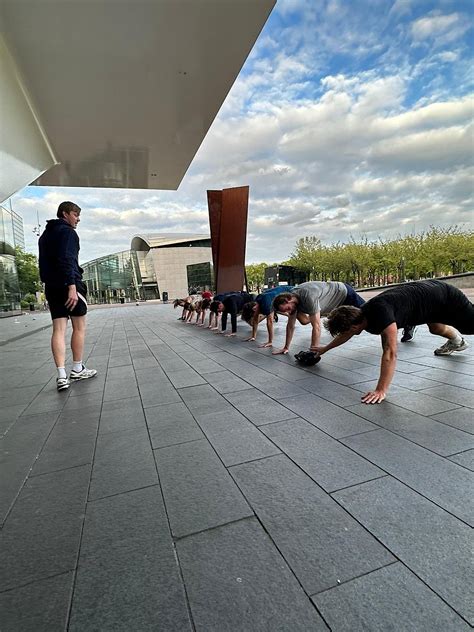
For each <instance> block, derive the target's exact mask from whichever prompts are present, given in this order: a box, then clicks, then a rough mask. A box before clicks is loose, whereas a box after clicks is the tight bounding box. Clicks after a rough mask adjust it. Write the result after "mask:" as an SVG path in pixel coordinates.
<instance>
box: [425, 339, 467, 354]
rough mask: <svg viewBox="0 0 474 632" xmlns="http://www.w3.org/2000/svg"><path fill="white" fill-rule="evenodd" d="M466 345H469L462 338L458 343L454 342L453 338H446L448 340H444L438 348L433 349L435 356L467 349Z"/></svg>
mask: <svg viewBox="0 0 474 632" xmlns="http://www.w3.org/2000/svg"><path fill="white" fill-rule="evenodd" d="M468 347H469V345H468V344H467V342H466V341H465V340H464V338H463V339H462V340H461V342H459V343H456V342H454V341H453V340H448V342H445V343H444V345H442V346H441V347H439V348H438V349H435V350H434V354H435V355H437V356H440V355H451V354H452V353H453V351H464V349H467V348H468Z"/></svg>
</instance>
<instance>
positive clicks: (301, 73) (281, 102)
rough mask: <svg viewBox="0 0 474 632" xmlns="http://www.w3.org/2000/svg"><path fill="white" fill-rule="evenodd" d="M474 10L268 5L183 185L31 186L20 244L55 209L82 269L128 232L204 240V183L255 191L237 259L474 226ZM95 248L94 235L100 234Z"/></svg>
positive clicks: (412, 2) (361, 0) (415, 2)
mask: <svg viewBox="0 0 474 632" xmlns="http://www.w3.org/2000/svg"><path fill="white" fill-rule="evenodd" d="M473 17H474V9H473V4H472V2H467V1H466V2H464V1H463V0H457V1H455V2H454V1H452V0H437V1H431V0H396V1H393V0H358V1H357V2H350V1H349V0H344V1H334V0H278V2H277V5H276V7H275V9H274V10H273V12H272V14H271V16H270V18H269V20H268V22H267V24H266V25H265V27H264V29H263V31H262V33H261V35H260V37H259V39H258V41H257V43H256V45H255V47H254V49H253V51H252V53H251V55H250V56H249V58H248V60H247V62H246V64H245V66H244V68H243V69H242V71H241V73H240V75H239V78H238V79H237V81H236V82H235V84H234V86H233V88H232V90H231V91H230V93H229V95H228V97H227V99H226V101H225V103H224V105H223V106H222V108H221V111H220V112H219V115H218V116H217V118H216V120H215V121H214V123H213V125H212V126H211V128H210V130H209V132H208V134H207V136H206V138H205V140H204V142H203V144H202V146H201V147H200V149H199V151H198V153H197V155H196V157H195V158H194V161H193V163H192V165H191V167H190V169H189V171H188V173H187V174H186V176H185V177H184V179H183V181H182V183H181V186H180V188H179V189H178V191H173V192H169V191H167V192H165V191H124V190H117V189H109V190H106V189H60V188H45V187H27V188H25V189H23V190H22V191H20V192H19V193H18V194H17V195H16V196H14V198H13V199H12V202H13V207H14V209H15V210H16V211H17V212H19V213H21V214H22V215H23V216H24V219H25V232H26V236H27V249H28V250H31V251H34V250H35V248H36V244H35V237H34V235H33V233H32V228H33V225H34V224H35V223H36V210H38V212H39V215H40V222H41V223H42V224H44V221H45V220H46V219H47V218H49V217H53V216H54V215H55V209H56V208H57V205H58V203H59V202H60V201H62V200H64V199H73V200H75V201H77V202H78V203H79V205H80V206H81V207H82V208H83V218H82V219H83V221H82V223H81V226H80V235H81V260H82V261H87V260H89V259H92V258H95V257H98V256H101V255H105V254H109V253H111V252H115V251H118V250H124V249H127V248H128V247H129V245H130V241H131V237H132V236H133V235H134V234H136V233H151V232H153V233H154V232H197V233H205V232H208V231H209V228H208V219H207V202H206V190H207V189H209V188H224V187H231V186H239V185H244V184H249V185H250V205H249V223H248V242H247V262H249V263H250V262H258V261H267V262H268V263H271V262H275V261H282V260H284V259H286V258H288V257H289V256H290V254H291V252H292V250H293V248H294V245H295V243H296V240H297V239H298V238H299V237H302V236H305V235H317V236H318V237H319V238H320V239H321V240H322V241H323V242H324V243H332V242H337V241H345V240H347V239H349V238H350V236H354V237H356V238H357V237H359V236H361V235H363V236H367V237H368V238H369V239H378V238H379V237H382V238H390V237H395V236H397V235H398V234H405V233H409V232H413V231H417V232H418V231H421V230H423V229H426V228H428V227H429V226H430V225H431V224H436V225H441V226H446V225H449V224H459V225H462V226H465V227H467V226H469V227H472V225H473V222H472V220H473V177H472V176H473V173H472V164H473V160H472V158H473V146H474V145H473V98H472V97H473V86H472V83H473V70H472V68H473V59H472V41H473V39H474V38H473ZM98 234H100V235H101V239H100V240H98V239H97V235H98Z"/></svg>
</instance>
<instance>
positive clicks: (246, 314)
mask: <svg viewBox="0 0 474 632" xmlns="http://www.w3.org/2000/svg"><path fill="white" fill-rule="evenodd" d="M256 304H257V303H256V301H249V302H248V303H244V306H243V307H242V320H245V322H246V323H248V324H249V325H250V323H251V321H252V318H253V317H254V313H253V308H254V307H255V305H256Z"/></svg>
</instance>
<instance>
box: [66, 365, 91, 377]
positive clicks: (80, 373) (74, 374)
mask: <svg viewBox="0 0 474 632" xmlns="http://www.w3.org/2000/svg"><path fill="white" fill-rule="evenodd" d="M96 375H97V371H96V370H95V369H86V367H85V366H84V365H82V370H81V371H71V373H70V375H69V379H70V380H75V381H77V380H88V379H89V378H90V377H95V376H96Z"/></svg>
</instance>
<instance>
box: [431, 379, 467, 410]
mask: <svg viewBox="0 0 474 632" xmlns="http://www.w3.org/2000/svg"><path fill="white" fill-rule="evenodd" d="M422 393H423V394H425V395H426V396H431V395H432V396H433V397H435V398H440V400H442V401H443V403H445V404H446V406H448V405H449V403H452V404H457V405H459V406H468V407H469V408H474V391H472V390H468V389H466V388H459V387H458V386H451V385H449V384H438V385H437V386H434V387H433V388H427V389H425V390H424V391H422ZM436 412H443V411H436ZM433 414H434V413H433Z"/></svg>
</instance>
